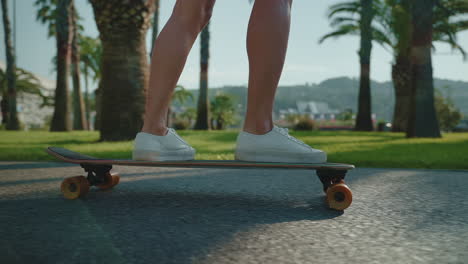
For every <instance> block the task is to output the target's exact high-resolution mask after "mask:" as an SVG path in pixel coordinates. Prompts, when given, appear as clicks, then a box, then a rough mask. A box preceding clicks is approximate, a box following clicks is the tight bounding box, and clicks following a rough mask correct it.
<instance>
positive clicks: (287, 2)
mask: <svg viewBox="0 0 468 264" xmlns="http://www.w3.org/2000/svg"><path fill="white" fill-rule="evenodd" d="M291 4H292V0H256V1H255V4H254V7H253V9H252V14H251V16H250V22H249V29H248V33H247V52H248V55H249V93H248V100H247V101H248V102H247V113H246V118H245V122H244V128H243V131H241V132H240V133H239V136H238V137H237V145H236V154H235V157H236V159H237V160H243V161H254V162H296V163H299V162H300V163H322V162H325V161H326V160H327V155H326V153H325V152H323V151H321V150H318V149H314V148H311V147H310V146H309V145H307V144H305V143H304V142H302V141H300V140H298V139H296V138H294V137H292V136H290V135H289V134H288V131H287V130H286V129H283V128H280V127H277V126H274V125H273V120H272V111H273V101H274V97H275V91H276V88H277V86H278V82H279V80H280V76H281V72H282V70H283V65H284V60H285V56H286V49H287V46H288V37H289V27H290V20H291Z"/></svg>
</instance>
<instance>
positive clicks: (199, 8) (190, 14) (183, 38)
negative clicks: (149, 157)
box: [142, 0, 216, 136]
mask: <svg viewBox="0 0 468 264" xmlns="http://www.w3.org/2000/svg"><path fill="white" fill-rule="evenodd" d="M215 1H216V0H177V2H176V4H175V7H174V10H173V12H172V15H171V17H170V18H169V20H168V22H167V24H166V25H165V26H164V28H163V30H162V31H161V33H160V34H159V36H158V38H157V39H156V41H155V43H154V45H155V48H154V50H153V55H152V58H151V69H150V80H149V89H148V94H147V102H146V108H145V112H146V113H145V121H144V125H143V129H142V131H143V132H146V133H150V134H154V135H160V136H162V135H165V134H166V133H167V127H166V118H167V110H168V108H169V104H170V102H171V97H172V93H173V92H174V88H175V86H176V85H177V82H178V80H179V78H180V74H181V73H182V70H183V68H184V65H185V62H186V60H187V56H188V54H189V52H190V49H191V48H192V46H193V43H194V42H195V39H196V38H197V35H198V34H199V33H200V31H201V30H202V29H203V27H204V26H205V25H206V24H207V23H208V21H209V19H210V17H211V12H212V10H213V6H214V3H215Z"/></svg>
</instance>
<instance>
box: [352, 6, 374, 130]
mask: <svg viewBox="0 0 468 264" xmlns="http://www.w3.org/2000/svg"><path fill="white" fill-rule="evenodd" d="M361 7H362V13H361V25H360V27H361V48H360V50H359V60H360V64H361V75H360V82H359V99H358V114H357V118H356V127H355V130H357V131H372V130H373V129H374V128H373V124H372V117H371V92H370V57H371V51H372V28H371V23H372V19H373V17H374V11H373V8H372V0H361Z"/></svg>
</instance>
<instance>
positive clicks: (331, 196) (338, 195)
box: [327, 182, 353, 211]
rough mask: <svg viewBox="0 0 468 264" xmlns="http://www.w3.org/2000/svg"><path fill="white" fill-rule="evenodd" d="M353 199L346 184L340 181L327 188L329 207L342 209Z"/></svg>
mask: <svg viewBox="0 0 468 264" xmlns="http://www.w3.org/2000/svg"><path fill="white" fill-rule="evenodd" d="M352 201H353V193H352V192H351V190H350V189H349V187H348V186H346V184H344V183H342V182H340V183H338V184H334V185H332V186H330V187H329V188H328V190H327V202H328V206H329V207H330V208H331V209H335V210H339V211H342V210H344V209H346V208H348V207H349V206H350V205H351V203H352Z"/></svg>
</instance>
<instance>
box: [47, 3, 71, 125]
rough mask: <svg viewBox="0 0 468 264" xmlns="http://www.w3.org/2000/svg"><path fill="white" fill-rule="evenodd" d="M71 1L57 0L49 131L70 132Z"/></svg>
mask: <svg viewBox="0 0 468 264" xmlns="http://www.w3.org/2000/svg"><path fill="white" fill-rule="evenodd" d="M72 4H73V0H58V3H57V11H56V22H55V25H56V26H55V30H56V39H57V82H56V88H55V99H54V102H55V107H54V114H53V116H52V123H51V125H50V131H71V129H72V127H71V122H70V114H69V113H70V109H69V108H70V106H69V105H70V103H69V88H68V75H69V72H70V52H71V49H70V47H71V42H72V34H71V30H72V28H71V26H72V22H71V13H72V12H73V10H72Z"/></svg>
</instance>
